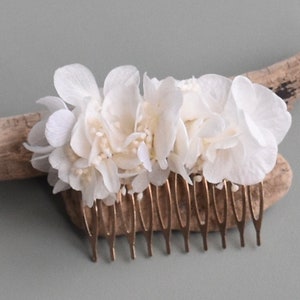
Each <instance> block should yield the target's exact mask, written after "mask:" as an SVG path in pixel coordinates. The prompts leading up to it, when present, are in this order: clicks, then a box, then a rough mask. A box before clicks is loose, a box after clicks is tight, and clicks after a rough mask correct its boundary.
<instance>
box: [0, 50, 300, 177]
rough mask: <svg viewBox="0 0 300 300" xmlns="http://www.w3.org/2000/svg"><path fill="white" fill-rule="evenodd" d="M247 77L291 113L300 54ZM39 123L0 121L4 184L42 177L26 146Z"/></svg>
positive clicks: (30, 118)
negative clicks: (31, 131) (271, 94)
mask: <svg viewBox="0 0 300 300" xmlns="http://www.w3.org/2000/svg"><path fill="white" fill-rule="evenodd" d="M244 75H246V76H247V77H249V78H250V79H251V80H252V81H253V82H256V83H260V84H262V85H264V86H267V87H269V88H270V89H272V90H273V91H274V92H276V93H277V94H278V95H279V96H280V97H282V98H283V99H284V100H285V101H286V103H287V105H288V107H289V109H291V108H292V105H293V103H294V102H295V100H296V99H297V98H299V97H300V53H299V54H297V55H295V56H292V57H290V58H289V59H286V60H284V61H281V62H278V63H276V64H274V65H272V66H270V67H267V68H265V69H262V70H258V71H252V72H249V73H246V74H244ZM39 120H40V114H39V113H30V114H26V115H20V116H14V117H7V118H0V130H1V131H0V181H3V180H11V179H22V178H30V177H35V176H40V175H42V173H40V172H38V171H37V170H34V169H33V168H32V167H31V164H30V157H31V153H30V152H29V151H27V150H26V149H25V148H24V147H23V145H22V144H23V142H25V141H26V139H27V135H28V132H29V131H30V129H31V128H32V126H33V125H34V124H35V123H36V122H37V121H39Z"/></svg>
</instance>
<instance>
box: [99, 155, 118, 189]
mask: <svg viewBox="0 0 300 300" xmlns="http://www.w3.org/2000/svg"><path fill="white" fill-rule="evenodd" d="M96 169H97V170H98V171H99V172H100V173H101V175H102V176H103V181H104V184H105V186H106V188H107V189H108V191H109V192H111V193H117V192H118V191H119V190H120V180H119V177H118V168H117V166H116V164H115V163H114V161H113V160H112V159H103V160H102V161H101V162H100V163H99V164H97V165H96Z"/></svg>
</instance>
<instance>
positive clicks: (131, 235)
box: [117, 194, 136, 259]
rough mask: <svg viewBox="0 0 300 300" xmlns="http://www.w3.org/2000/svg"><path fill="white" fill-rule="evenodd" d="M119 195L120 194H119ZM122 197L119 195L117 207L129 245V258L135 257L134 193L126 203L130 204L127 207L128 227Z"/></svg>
mask: <svg viewBox="0 0 300 300" xmlns="http://www.w3.org/2000/svg"><path fill="white" fill-rule="evenodd" d="M120 195H121V194H120ZM122 200H123V197H122V195H121V196H120V201H119V202H118V204H117V207H118V209H119V212H120V216H121V223H122V226H123V230H124V232H125V236H126V237H127V240H128V243H129V247H130V257H131V259H135V257H136V254H135V235H136V207H135V200H134V195H130V201H127V203H129V204H130V208H129V212H130V213H129V215H130V219H131V220H130V228H128V226H127V223H126V221H125V218H124V211H123V210H124V206H123V205H122V202H123V201H122Z"/></svg>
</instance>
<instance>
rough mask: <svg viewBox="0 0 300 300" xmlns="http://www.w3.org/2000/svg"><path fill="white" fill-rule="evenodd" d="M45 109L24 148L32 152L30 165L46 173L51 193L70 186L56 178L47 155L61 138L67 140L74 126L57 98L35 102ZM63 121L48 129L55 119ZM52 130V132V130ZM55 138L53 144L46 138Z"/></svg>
mask: <svg viewBox="0 0 300 300" xmlns="http://www.w3.org/2000/svg"><path fill="white" fill-rule="evenodd" d="M37 103H38V104H42V105H44V106H45V107H46V109H47V111H46V112H45V113H43V115H42V118H41V120H40V121H39V122H38V123H36V124H35V125H34V126H33V128H32V129H31V131H30V133H29V135H28V143H25V144H24V146H25V147H26V148H27V149H28V150H30V151H32V152H34V154H33V156H32V159H31V163H32V166H33V167H34V168H35V169H37V170H40V171H42V172H46V173H48V182H49V184H50V185H52V186H53V187H54V188H53V193H58V192H60V191H63V190H66V189H68V188H69V187H70V186H69V185H68V184H67V183H65V182H63V181H62V180H60V179H59V178H58V174H57V171H56V170H54V169H53V168H52V167H51V165H50V163H49V160H48V158H49V155H50V154H51V152H52V151H53V150H54V149H55V146H57V144H59V143H61V140H62V137H63V138H67V137H68V136H69V135H70V131H71V129H72V126H73V124H74V116H73V114H72V113H71V112H70V111H69V110H68V108H67V106H66V104H65V103H64V102H63V100H62V99H60V98H58V97H52V96H48V97H44V98H41V99H39V100H38V101H37ZM56 118H58V119H59V120H61V119H60V118H63V119H64V122H60V121H59V123H58V124H57V125H58V126H53V127H52V128H51V129H50V128H49V124H52V123H53V122H54V123H55V121H54V120H55V119H56ZM52 129H53V130H52ZM50 136H55V139H54V144H52V143H51V142H49V139H48V137H50Z"/></svg>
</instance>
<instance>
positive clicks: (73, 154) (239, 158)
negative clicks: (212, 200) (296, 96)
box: [25, 64, 291, 207]
mask: <svg viewBox="0 0 300 300" xmlns="http://www.w3.org/2000/svg"><path fill="white" fill-rule="evenodd" d="M139 84H140V76H139V72H138V70H137V69H136V68H135V67H133V66H121V67H118V68H115V69H113V70H112V71H111V72H110V73H109V74H108V75H107V77H106V79H105V81H104V85H103V88H102V89H99V87H98V85H97V83H96V80H95V78H94V76H93V74H92V73H91V71H90V70H89V69H87V68H86V67H84V66H82V65H79V64H73V65H68V66H65V67H62V68H59V69H58V70H57V71H56V72H55V74H54V85H55V88H56V90H57V93H58V95H59V96H60V98H58V97H45V98H42V99H40V100H39V101H38V103H41V104H43V105H45V106H46V107H47V109H48V112H47V113H46V114H45V115H44V116H43V118H42V120H41V121H40V122H38V123H37V124H36V125H35V126H34V127H33V128H32V130H31V132H30V134H29V137H28V144H25V146H26V148H27V149H29V150H31V151H33V152H34V154H33V157H32V165H33V166H34V167H35V168H37V169H39V170H42V171H45V172H48V181H49V183H50V184H51V185H53V186H54V192H59V191H62V190H65V189H67V188H69V187H71V188H73V189H74V190H77V191H81V193H82V198H83V204H84V205H88V206H90V207H91V206H92V205H93V204H94V202H95V201H96V200H97V199H101V200H102V201H104V202H105V203H106V204H107V205H111V204H113V203H114V202H115V201H117V194H118V193H122V194H124V193H126V192H127V191H128V192H130V193H138V198H139V199H140V198H142V194H141V193H142V192H143V191H144V190H145V189H146V188H147V187H148V185H149V184H150V183H151V184H154V185H156V186H160V185H163V184H164V183H165V182H166V180H167V178H168V177H169V174H170V172H174V173H177V174H180V175H181V176H182V177H183V178H184V179H185V180H186V181H187V182H188V183H190V184H192V182H191V179H190V177H189V174H190V173H197V174H198V175H197V178H198V179H199V180H200V179H201V178H202V175H203V176H204V177H206V179H207V180H208V181H209V182H211V183H216V184H218V183H220V182H222V180H223V179H227V180H230V181H232V182H233V183H236V184H245V185H250V184H254V183H257V182H259V181H261V180H263V178H264V177H265V175H266V174H267V173H268V172H270V171H271V169H272V168H273V167H274V164H275V161H276V157H277V145H278V143H280V141H281V140H282V139H283V137H284V135H285V134H286V132H287V130H288V128H289V127H290V123H291V118H290V114H289V113H288V112H287V110H286V106H285V104H284V103H283V101H282V100H281V99H280V98H279V97H277V96H276V95H275V94H274V93H273V92H271V91H270V90H268V89H266V88H264V87H262V86H260V85H257V84H252V83H251V82H250V81H249V80H248V79H247V78H245V77H242V76H238V77H236V78H235V79H234V80H233V81H232V80H229V79H227V78H225V77H222V76H218V75H205V76H202V77H200V78H199V79H195V78H192V79H189V80H184V81H175V80H174V79H173V78H172V77H168V78H166V79H164V80H161V81H158V80H157V79H156V78H153V79H150V78H149V77H148V76H147V75H146V74H145V75H144V80H143V87H144V95H143V96H141V94H140V91H139Z"/></svg>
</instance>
